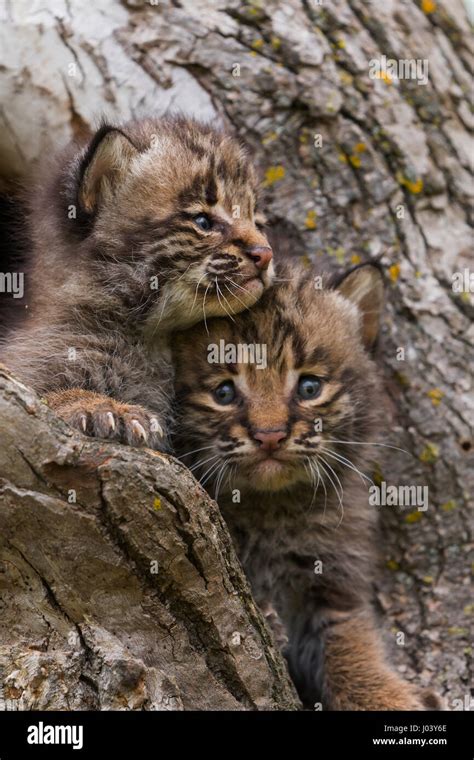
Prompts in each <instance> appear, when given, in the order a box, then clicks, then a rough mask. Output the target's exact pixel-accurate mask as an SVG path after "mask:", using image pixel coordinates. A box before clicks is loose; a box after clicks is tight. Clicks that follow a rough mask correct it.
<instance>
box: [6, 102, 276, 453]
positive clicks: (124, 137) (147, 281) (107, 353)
mask: <svg viewBox="0 0 474 760" xmlns="http://www.w3.org/2000/svg"><path fill="white" fill-rule="evenodd" d="M30 205H31V214H30V223H29V230H30V238H31V243H32V247H33V255H32V260H31V265H30V272H29V274H28V281H29V283H30V288H29V299H28V310H27V312H26V315H25V320H24V323H23V324H22V325H21V326H20V327H18V328H16V329H15V330H14V331H13V332H12V333H11V335H10V336H9V337H8V339H7V341H6V342H4V345H3V347H2V348H1V350H0V360H1V361H3V362H4V363H5V364H7V365H8V366H9V367H10V368H11V369H12V370H13V371H15V372H16V373H17V374H18V375H19V377H20V378H21V379H23V380H24V381H26V382H27V383H29V384H30V385H32V386H33V387H34V388H35V389H36V390H37V391H39V392H40V393H41V394H45V395H46V396H47V394H52V393H53V392H54V394H55V395H54V396H50V397H49V400H50V402H51V405H52V406H53V408H55V409H56V410H57V411H58V413H60V414H61V415H62V416H63V417H65V418H66V419H67V420H68V421H69V422H71V424H74V425H78V426H79V427H80V429H83V430H85V431H86V432H88V433H90V434H94V433H93V431H97V430H101V431H102V433H104V432H105V431H104V428H103V426H101V425H100V424H98V421H97V420H96V419H95V416H96V405H97V404H99V407H100V409H101V413H102V412H103V404H102V402H103V399H102V400H99V401H98V400H97V397H96V396H95V395H94V394H97V393H99V394H102V395H105V396H107V397H109V398H111V399H113V400H114V401H116V402H119V403H126V404H142V405H143V407H145V408H146V411H147V412H149V413H151V414H152V415H155V416H156V415H157V416H158V417H159V418H160V419H161V425H162V426H164V424H165V422H166V417H167V414H168V410H169V402H168V398H169V394H170V378H171V369H170V365H169V356H168V337H167V336H168V335H169V333H170V331H171V330H172V329H176V328H184V327H187V326H190V325H192V324H194V323H196V322H198V321H200V320H203V319H207V318H208V317H211V316H215V315H223V314H232V313H235V312H238V311H240V310H241V309H244V308H247V307H248V306H251V305H253V304H254V303H255V302H256V301H257V300H258V298H259V297H260V295H261V294H262V292H263V290H264V288H265V287H266V286H267V285H268V284H269V283H270V281H271V277H272V264H271V262H270V258H271V249H270V248H269V246H268V242H267V239H266V236H265V234H264V232H263V231H262V227H261V226H262V224H263V221H264V220H263V219H262V218H261V217H260V216H259V214H258V210H257V183H256V177H255V173H254V170H253V168H252V165H251V163H250V161H249V158H248V156H247V154H246V152H245V150H244V149H243V148H242V147H241V146H240V144H239V143H238V142H236V140H235V139H233V138H232V137H231V136H229V135H227V134H226V133H225V132H224V131H218V130H215V129H213V128H212V127H211V126H209V125H206V124H203V123H200V122H197V121H193V120H189V119H183V118H179V117H174V118H167V119H145V120H142V121H134V122H131V123H129V124H126V125H123V126H121V127H113V126H110V125H103V126H102V127H101V128H100V129H99V130H98V132H97V133H96V134H95V135H94V136H93V138H92V139H91V140H90V141H89V142H88V143H86V144H84V145H77V144H75V145H72V146H70V147H69V148H68V149H67V150H66V151H65V152H64V153H63V154H61V155H60V156H59V157H57V158H56V159H55V160H53V163H52V165H51V166H49V167H47V169H45V170H44V171H43V174H42V175H41V176H40V178H39V180H38V182H37V184H36V185H35V187H34V188H33V189H32V190H31V192H30ZM199 214H206V215H207V216H208V217H209V219H210V220H211V222H212V225H213V226H212V228H211V229H209V230H203V229H201V228H199V227H198V226H197V224H196V221H195V220H196V216H197V215H199ZM262 251H263V252H264V256H265V261H263V259H262V253H261V252H262ZM71 390H74V391H75V392H76V397H75V400H74V399H73V398H72V397H71ZM58 393H62V394H63V395H59V396H58ZM88 394H90V395H88ZM78 403H79V404H80V405H82V406H81V408H80V410H79V412H78V408H77V404H78ZM116 409H117V408H116V407H114V405H113V404H110V408H109V409H108V411H109V412H110V414H111V415H112V417H110V416H109V419H110V420H111V425H110V428H111V429H110V437H118V438H119V439H120V440H122V439H123V440H126V441H127V440H129V438H127V437H125V438H124V437H123V436H120V434H119V431H120V430H121V429H122V426H121V425H120V424H119V423H120V419H119V417H120V415H119V416H118V417H117V414H116ZM84 418H85V422H84ZM96 423H97V424H96ZM146 432H147V435H146V436H145V439H144V441H143V442H144V443H146V442H148V443H149V444H150V443H154V441H153V437H152V436H149V435H148V432H149V431H146Z"/></svg>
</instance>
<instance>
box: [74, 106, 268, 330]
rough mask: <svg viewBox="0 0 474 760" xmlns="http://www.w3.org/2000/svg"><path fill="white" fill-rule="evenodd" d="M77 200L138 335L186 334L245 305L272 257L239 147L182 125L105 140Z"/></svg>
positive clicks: (136, 129)
mask: <svg viewBox="0 0 474 760" xmlns="http://www.w3.org/2000/svg"><path fill="white" fill-rule="evenodd" d="M91 155H92V158H90V160H89V163H87V159H86V168H85V169H84V170H83V178H82V185H81V189H80V193H79V200H80V203H81V206H82V208H83V209H84V210H85V214H86V215H87V214H89V216H90V217H91V218H92V217H93V229H92V236H93V239H94V241H95V244H96V252H97V256H96V257H95V266H96V268H97V271H98V272H100V269H101V267H103V271H104V275H105V276H106V283H107V286H108V287H109V288H110V289H112V290H113V292H114V293H115V294H119V295H120V294H121V293H122V292H123V295H124V297H125V298H127V299H128V302H129V303H130V305H132V306H134V307H135V313H136V315H137V318H141V319H142V321H143V323H144V326H145V329H148V330H149V331H150V332H153V331H154V330H155V329H156V327H157V325H158V324H159V326H160V328H161V329H168V328H169V327H170V326H171V327H173V328H176V327H186V326H188V325H192V324H193V323H195V322H198V321H201V320H203V319H207V318H209V317H212V316H216V315H218V316H221V315H224V314H226V313H231V314H232V313H235V312H239V311H241V310H242V309H244V308H246V307H248V306H252V305H253V304H254V303H255V302H256V301H257V300H258V298H259V297H260V296H261V294H262V292H263V290H264V289H265V288H266V287H267V286H268V285H269V284H270V282H271V279H272V274H273V264H272V250H271V248H270V246H269V243H268V240H267V238H266V236H265V234H264V232H263V224H264V219H263V217H262V216H260V215H259V214H258V212H257V199H256V180H255V175H254V171H253V169H252V166H251V165H250V163H249V161H248V158H247V156H246V154H245V152H244V151H243V150H242V148H241V147H240V146H239V144H238V143H237V142H236V141H235V140H233V139H231V138H230V137H228V136H224V135H222V134H220V133H217V132H215V131H213V130H210V129H208V128H206V127H203V126H202V125H199V124H197V123H194V122H190V121H185V120H174V121H169V122H168V121H158V120H157V121H145V122H139V123H136V124H134V125H130V126H129V128H128V129H127V135H126V136H125V135H124V134H122V133H121V132H118V131H117V130H114V131H112V132H108V133H106V134H105V136H104V137H103V138H102V140H101V141H99V143H98V145H97V146H95V147H94V149H93V150H92V151H91Z"/></svg>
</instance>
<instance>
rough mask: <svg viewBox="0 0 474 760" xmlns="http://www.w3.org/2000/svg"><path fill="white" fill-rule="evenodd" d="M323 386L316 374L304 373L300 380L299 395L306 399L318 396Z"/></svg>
mask: <svg viewBox="0 0 474 760" xmlns="http://www.w3.org/2000/svg"><path fill="white" fill-rule="evenodd" d="M321 388H322V382H321V380H320V379H319V378H318V377H315V376H314V375H302V376H301V377H300V379H299V380H298V396H299V397H300V398H301V399H303V400H304V401H307V400H309V399H312V398H318V396H319V394H320V393H321Z"/></svg>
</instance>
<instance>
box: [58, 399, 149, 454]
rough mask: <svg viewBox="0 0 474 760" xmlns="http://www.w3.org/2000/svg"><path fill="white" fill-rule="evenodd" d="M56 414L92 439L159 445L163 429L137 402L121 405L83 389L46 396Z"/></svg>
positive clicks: (140, 444)
mask: <svg viewBox="0 0 474 760" xmlns="http://www.w3.org/2000/svg"><path fill="white" fill-rule="evenodd" d="M46 400H47V401H48V404H49V405H50V406H51V407H52V408H53V409H54V410H55V412H56V414H58V415H59V416H60V417H62V419H63V420H65V421H66V422H68V423H69V425H71V426H72V427H74V428H76V430H80V431H81V433H84V434H85V435H90V436H92V437H94V438H104V439H107V440H113V441H119V442H120V443H127V444H128V445H129V446H147V447H148V448H152V449H159V448H162V447H163V440H164V432H163V428H162V426H161V424H160V422H159V420H158V418H157V416H156V415H155V414H154V413H153V412H149V411H148V410H147V409H145V408H144V407H142V406H139V405H138V404H122V403H120V402H119V401H116V400H115V399H113V398H109V397H108V396H101V395H99V394H95V393H89V392H87V391H85V392H84V391H83V392H82V393H81V392H80V391H78V392H77V393H74V391H71V392H69V394H67V395H66V393H65V394H64V397H63V398H61V396H60V395H59V394H50V396H49V397H46Z"/></svg>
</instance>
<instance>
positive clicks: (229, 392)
mask: <svg viewBox="0 0 474 760" xmlns="http://www.w3.org/2000/svg"><path fill="white" fill-rule="evenodd" d="M213 395H214V400H215V401H217V403H218V404H220V405H221V406H227V404H231V403H232V402H233V401H234V399H235V397H236V395H237V393H236V390H235V385H234V383H233V382H232V380H226V381H225V382H223V383H221V384H220V385H218V386H217V388H216V390H215V391H214V394H213Z"/></svg>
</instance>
